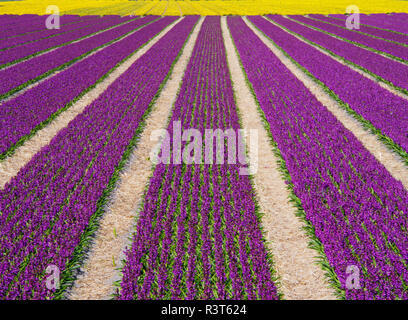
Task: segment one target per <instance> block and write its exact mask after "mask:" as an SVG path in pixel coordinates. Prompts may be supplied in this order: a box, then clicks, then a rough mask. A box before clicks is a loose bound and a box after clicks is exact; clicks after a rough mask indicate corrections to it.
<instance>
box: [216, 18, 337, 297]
mask: <svg viewBox="0 0 408 320" xmlns="http://www.w3.org/2000/svg"><path fill="white" fill-rule="evenodd" d="M222 29H223V33H224V41H225V45H226V50H227V58H228V64H229V67H230V72H231V77H232V81H233V86H234V91H235V97H236V102H237V107H238V109H239V110H240V115H241V120H242V124H243V128H244V129H257V130H258V150H259V154H258V171H257V173H255V175H254V182H255V189H256V193H257V195H258V201H259V205H260V207H261V212H263V213H264V216H263V218H262V225H263V228H264V231H265V232H266V234H265V236H266V240H267V242H268V246H269V249H270V251H271V252H272V255H273V262H274V269H275V270H276V272H277V275H278V277H279V282H280V288H279V289H280V292H281V293H283V295H284V298H285V299H336V297H335V296H334V294H333V290H332V289H331V288H330V287H329V284H328V282H327V280H326V278H325V276H324V271H323V270H322V269H321V268H320V267H319V266H318V265H317V264H316V263H315V258H314V257H315V255H316V252H315V251H314V250H312V249H310V248H309V247H308V243H309V238H308V237H307V235H306V232H305V231H304V230H303V229H302V227H303V224H302V222H301V221H300V220H299V219H298V218H297V217H296V208H295V207H294V206H293V205H292V204H290V203H289V195H290V193H289V191H288V190H287V188H286V185H285V183H284V181H283V179H282V177H281V176H280V172H279V170H278V158H277V157H276V156H275V155H274V153H273V151H272V147H271V144H270V141H269V137H268V133H267V131H266V129H265V128H264V126H263V123H262V120H261V118H260V115H259V112H258V107H257V105H256V102H255V100H254V97H253V96H252V93H251V91H250V89H249V87H248V85H247V83H246V81H245V76H244V73H243V71H242V69H241V66H240V63H239V60H238V56H237V53H236V51H235V48H234V45H233V42H232V39H231V35H230V33H229V31H228V27H227V24H226V19H225V17H223V18H222Z"/></svg>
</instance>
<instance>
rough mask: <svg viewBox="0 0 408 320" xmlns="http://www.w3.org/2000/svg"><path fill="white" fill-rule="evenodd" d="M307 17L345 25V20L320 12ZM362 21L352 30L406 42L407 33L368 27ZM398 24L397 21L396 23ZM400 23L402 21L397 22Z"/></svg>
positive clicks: (341, 25)
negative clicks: (357, 27) (358, 26)
mask: <svg viewBox="0 0 408 320" xmlns="http://www.w3.org/2000/svg"><path fill="white" fill-rule="evenodd" d="M309 17H311V18H314V19H318V20H321V21H326V22H329V23H331V24H334V25H336V26H340V27H344V28H345V27H346V24H345V21H344V20H339V19H335V18H332V17H326V16H324V15H321V14H311V15H309ZM407 19H408V17H407ZM362 20H364V18H362ZM361 23H363V21H360V29H358V30H354V31H355V32H363V33H366V34H369V35H372V36H376V37H379V38H382V39H387V40H391V41H395V42H399V43H403V44H408V35H404V34H399V33H396V32H390V31H387V30H382V29H377V28H373V27H369V26H365V25H364V24H361ZM397 24H398V23H397ZM399 24H402V23H399Z"/></svg>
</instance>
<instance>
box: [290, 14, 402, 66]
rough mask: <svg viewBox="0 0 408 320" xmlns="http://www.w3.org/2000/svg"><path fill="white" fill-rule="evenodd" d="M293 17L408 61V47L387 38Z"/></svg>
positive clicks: (301, 17)
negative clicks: (382, 38)
mask: <svg viewBox="0 0 408 320" xmlns="http://www.w3.org/2000/svg"><path fill="white" fill-rule="evenodd" d="M291 18H292V19H294V20H297V21H300V22H303V23H306V24H307V25H310V26H313V27H315V28H318V29H320V30H323V31H326V32H329V33H331V34H334V35H336V36H339V37H341V38H344V39H347V40H350V41H353V42H356V43H359V44H362V45H365V46H367V47H369V48H372V49H375V50H378V51H381V52H385V53H388V54H390V55H392V56H394V57H397V58H400V59H403V60H405V61H408V47H404V46H402V45H399V44H396V43H392V42H388V41H385V40H381V39H377V38H373V37H370V36H366V35H364V34H361V33H358V32H355V31H353V30H348V29H343V28H340V27H339V26H336V25H331V24H328V23H324V22H322V21H318V20H314V19H310V18H307V17H304V16H291Z"/></svg>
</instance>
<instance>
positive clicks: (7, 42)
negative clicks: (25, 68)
mask: <svg viewBox="0 0 408 320" xmlns="http://www.w3.org/2000/svg"><path fill="white" fill-rule="evenodd" d="M104 20H105V21H106V20H109V19H106V18H94V19H85V20H80V21H77V22H76V23H71V24H69V25H61V26H60V29H51V30H49V29H47V28H46V27H45V20H44V27H43V30H42V31H39V32H31V33H27V34H25V35H21V36H17V37H14V38H7V39H3V40H0V50H6V49H7V48H11V47H14V46H17V45H22V44H25V43H28V42H33V41H38V40H41V39H44V38H48V37H51V36H60V35H62V34H64V33H68V32H72V31H75V30H79V29H82V28H87V27H89V26H92V25H94V24H99V23H101V22H104Z"/></svg>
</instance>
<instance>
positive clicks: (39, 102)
mask: <svg viewBox="0 0 408 320" xmlns="http://www.w3.org/2000/svg"><path fill="white" fill-rule="evenodd" d="M146 19H147V21H150V20H152V19H154V17H153V18H150V17H149V18H146ZM175 20H176V17H164V18H162V19H160V20H158V21H156V22H153V23H152V24H151V25H149V26H148V27H146V28H143V29H141V30H139V31H136V32H135V33H132V34H131V35H129V36H127V37H125V38H124V39H122V40H120V41H118V42H115V43H113V44H111V45H110V46H108V47H106V48H104V49H102V50H100V51H98V52H97V53H95V54H93V55H91V56H89V57H87V58H85V59H83V60H81V61H80V62H78V63H76V64H74V65H72V66H71V67H69V68H67V69H65V70H63V71H62V72H60V73H58V74H56V75H55V76H53V77H50V78H48V79H46V80H45V81H43V82H41V83H40V84H38V85H37V86H35V87H33V88H31V89H29V90H27V91H26V92H24V93H23V94H21V95H18V96H17V97H15V98H13V99H11V100H8V101H6V102H4V103H3V104H2V105H1V108H0V115H1V116H0V124H1V125H0V137H1V139H0V153H3V152H5V151H7V150H8V149H9V148H10V147H11V146H13V145H14V144H16V143H17V142H18V141H19V140H20V139H21V138H23V137H24V136H25V135H28V134H30V132H31V131H32V130H33V129H35V127H36V126H38V125H39V124H41V122H43V121H46V120H47V119H48V118H49V117H50V116H51V115H52V114H54V113H55V112H57V111H58V110H60V109H61V108H64V107H65V106H66V105H67V104H68V103H70V102H71V101H72V100H73V99H75V98H76V97H77V96H78V95H80V94H81V93H82V92H83V91H84V90H86V89H87V88H89V87H90V86H92V85H94V84H95V82H96V81H98V79H100V78H101V77H103V76H104V75H105V74H106V73H107V72H109V71H110V70H111V69H112V68H113V67H115V66H116V65H117V64H118V63H119V62H121V61H122V60H123V59H125V58H126V57H128V56H129V55H130V54H132V53H133V52H134V51H135V50H137V49H138V48H139V47H140V46H142V45H143V44H145V43H146V42H147V41H148V40H150V39H151V38H152V37H153V36H155V35H156V34H157V33H158V32H160V31H161V30H163V29H164V28H165V27H167V26H168V25H169V24H170V23H172V22H174V21H175ZM145 21H146V20H145Z"/></svg>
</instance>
